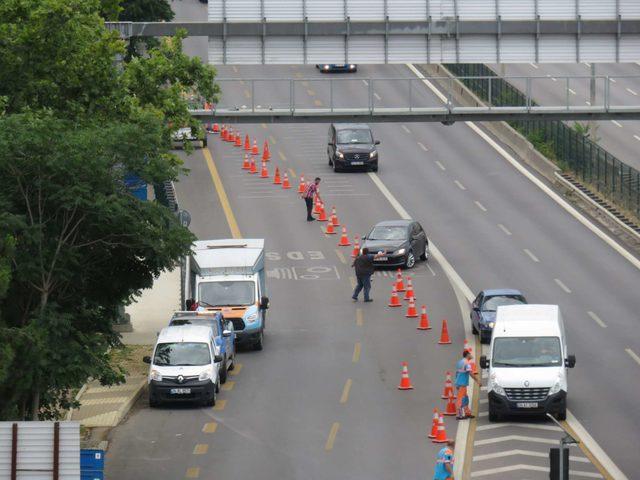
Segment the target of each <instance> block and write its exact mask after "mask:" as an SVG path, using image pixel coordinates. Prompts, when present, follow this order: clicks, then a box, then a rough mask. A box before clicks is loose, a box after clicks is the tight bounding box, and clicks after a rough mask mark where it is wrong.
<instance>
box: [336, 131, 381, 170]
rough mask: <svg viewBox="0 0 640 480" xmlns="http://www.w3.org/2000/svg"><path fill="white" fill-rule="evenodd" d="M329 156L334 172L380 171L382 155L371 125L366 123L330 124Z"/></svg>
mask: <svg viewBox="0 0 640 480" xmlns="http://www.w3.org/2000/svg"><path fill="white" fill-rule="evenodd" d="M328 137H329V141H328V144H327V156H328V157H329V165H330V166H332V167H333V171H334V172H340V171H342V170H346V169H348V168H350V169H356V168H357V169H371V170H372V171H374V172H377V171H378V161H379V157H380V155H379V154H378V149H377V148H376V145H380V140H374V138H373V131H372V130H371V127H369V125H367V124H365V123H332V124H331V125H330V126H329V135H328Z"/></svg>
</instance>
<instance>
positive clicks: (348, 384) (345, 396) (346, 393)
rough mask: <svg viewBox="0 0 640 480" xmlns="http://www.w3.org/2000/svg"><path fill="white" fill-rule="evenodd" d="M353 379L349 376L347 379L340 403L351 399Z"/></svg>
mask: <svg viewBox="0 0 640 480" xmlns="http://www.w3.org/2000/svg"><path fill="white" fill-rule="evenodd" d="M352 383H353V381H352V380H351V379H350V378H347V381H346V382H345V384H344V388H343V389H342V396H341V397H340V403H347V401H348V400H349V392H350V391H351V384H352Z"/></svg>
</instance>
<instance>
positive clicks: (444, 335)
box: [438, 318, 451, 345]
mask: <svg viewBox="0 0 640 480" xmlns="http://www.w3.org/2000/svg"><path fill="white" fill-rule="evenodd" d="M450 343H451V338H449V327H448V326H447V319H446V318H445V319H443V320H442V331H441V332H440V340H438V344H440V345H448V344H450Z"/></svg>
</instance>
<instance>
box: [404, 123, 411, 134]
mask: <svg viewBox="0 0 640 480" xmlns="http://www.w3.org/2000/svg"><path fill="white" fill-rule="evenodd" d="M402 129H403V130H404V131H405V132H407V133H411V130H409V127H407V126H406V125H402Z"/></svg>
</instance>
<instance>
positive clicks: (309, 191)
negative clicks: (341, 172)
mask: <svg viewBox="0 0 640 480" xmlns="http://www.w3.org/2000/svg"><path fill="white" fill-rule="evenodd" d="M318 185H320V177H316V178H315V179H314V180H313V182H307V184H306V185H305V187H304V191H303V192H302V198H303V200H304V203H305V204H306V205H307V222H313V221H314V220H315V218H313V215H311V211H312V210H313V199H314V198H315V197H317V198H318V200H320V201H321V202H322V198H320V192H318Z"/></svg>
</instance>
